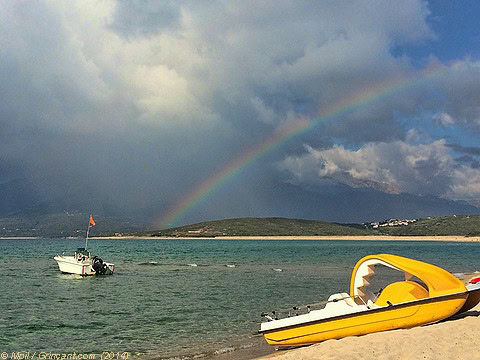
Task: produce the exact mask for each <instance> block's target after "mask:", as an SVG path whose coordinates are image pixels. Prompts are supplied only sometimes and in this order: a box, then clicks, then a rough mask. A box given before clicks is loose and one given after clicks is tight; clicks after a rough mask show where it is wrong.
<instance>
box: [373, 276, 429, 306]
mask: <svg viewBox="0 0 480 360" xmlns="http://www.w3.org/2000/svg"><path fill="white" fill-rule="evenodd" d="M428 296H429V295H428V291H427V290H426V289H425V288H424V287H423V286H422V285H420V284H418V283H416V282H414V281H398V282H394V283H392V284H389V285H388V286H387V287H386V288H385V289H383V291H382V292H381V293H380V295H379V296H378V299H377V300H376V301H375V305H377V306H387V305H390V304H401V303H404V302H408V301H414V300H420V299H425V298H428ZM389 303H390V304H389Z"/></svg>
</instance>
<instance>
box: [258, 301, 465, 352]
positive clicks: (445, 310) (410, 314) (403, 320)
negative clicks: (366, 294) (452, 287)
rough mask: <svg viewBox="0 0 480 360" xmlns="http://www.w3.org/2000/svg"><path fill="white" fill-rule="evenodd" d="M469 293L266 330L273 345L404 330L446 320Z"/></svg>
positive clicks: (268, 340)
mask: <svg viewBox="0 0 480 360" xmlns="http://www.w3.org/2000/svg"><path fill="white" fill-rule="evenodd" d="M467 297H468V294H466V293H462V294H455V295H448V296H442V297H439V298H429V299H423V300H419V301H415V302H413V303H409V304H399V305H393V306H389V307H384V308H379V309H371V310H367V311H363V312H359V313H354V314H348V315H342V316H337V317H334V318H330V319H322V320H319V321H315V322H312V323H304V324H298V325H293V326H290V327H285V328H280V329H272V330H268V331H265V332H263V335H264V337H265V340H266V341H267V342H268V343H269V344H270V345H274V346H279V347H280V346H299V345H309V344H313V343H317V342H320V341H325V340H329V339H340V338H343V337H347V336H358V335H365V334H370V333H374V332H379V331H386V330H393V329H405V328H412V327H415V326H420V325H426V324H430V323H433V322H437V321H440V320H443V319H446V318H448V317H450V316H452V315H453V314H455V313H457V312H458V311H459V310H460V309H461V308H462V307H463V305H464V303H465V300H466V299H467Z"/></svg>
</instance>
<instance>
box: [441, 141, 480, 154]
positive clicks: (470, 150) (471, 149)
mask: <svg viewBox="0 0 480 360" xmlns="http://www.w3.org/2000/svg"><path fill="white" fill-rule="evenodd" d="M446 145H447V146H448V147H449V148H451V149H452V150H454V151H455V152H458V153H463V154H469V155H474V156H480V147H478V146H463V145H460V144H446Z"/></svg>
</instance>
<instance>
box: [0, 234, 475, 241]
mask: <svg viewBox="0 0 480 360" xmlns="http://www.w3.org/2000/svg"><path fill="white" fill-rule="evenodd" d="M43 238H44V237H41V236H0V241H1V240H37V239H43ZM45 239H49V237H45ZM51 239H65V240H79V239H83V238H81V237H79V238H75V239H69V238H61V237H59V238H56V237H53V238H51ZM88 239H89V240H125V239H132V240H199V241H201V240H266V241H272V240H282V241H289V240H317V241H318V240H323V241H325V240H348V241H440V242H442V241H444V242H480V236H464V235H451V236H450V235H441V236H440V235H438V236H425V235H418V236H406V235H402V236H390V235H361V236H358V235H342V236H326V235H322V236H216V237H200V236H179V237H174V236H127V235H122V236H92V237H89V238H88Z"/></svg>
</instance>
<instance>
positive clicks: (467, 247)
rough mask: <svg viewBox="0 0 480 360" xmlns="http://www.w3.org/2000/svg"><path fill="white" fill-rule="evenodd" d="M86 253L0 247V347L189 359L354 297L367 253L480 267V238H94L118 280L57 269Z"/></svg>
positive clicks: (59, 243)
mask: <svg viewBox="0 0 480 360" xmlns="http://www.w3.org/2000/svg"><path fill="white" fill-rule="evenodd" d="M82 246H83V242H82V241H80V240H65V239H58V240H56V239H39V240H2V241H0V310H1V311H0V352H3V351H5V352H8V353H11V352H17V351H30V352H41V351H43V352H52V353H69V352H77V353H78V352H81V353H96V354H101V353H103V352H105V351H111V352H120V353H121V352H128V353H129V354H130V358H132V357H140V358H172V357H179V358H182V357H186V358H193V357H195V356H197V357H198V356H200V355H201V354H211V353H212V352H214V351H218V350H220V351H222V349H226V348H229V347H233V348H241V347H248V346H250V345H251V344H253V343H255V341H256V342H258V341H259V340H260V339H259V338H258V337H256V336H254V333H255V332H256V331H257V330H258V328H259V322H260V320H261V318H260V313H261V312H262V311H271V310H273V309H279V308H280V309H282V308H286V307H290V306H294V305H301V304H304V303H312V302H318V301H322V300H325V299H326V298H327V297H328V295H330V294H331V293H334V292H340V291H348V287H349V278H350V273H351V271H352V268H353V266H354V265H355V263H356V261H357V260H358V259H360V258H361V257H362V256H364V255H368V254H374V253H384V252H386V253H392V254H397V255H402V256H407V257H412V258H416V259H419V260H423V261H427V262H430V263H433V264H436V265H439V266H441V267H443V268H445V269H447V270H449V271H451V272H454V273H456V272H472V271H474V270H480V261H479V259H480V256H479V255H480V244H478V243H440V242H406V241H405V242H402V241H398V242H390V241H389V242H380V241H242V240H239V241H221V240H171V241H167V240H133V239H132V240H94V241H91V242H90V243H89V246H90V250H91V251H92V253H93V254H94V255H98V256H100V257H102V258H103V259H105V260H108V261H111V262H114V263H115V265H116V266H115V268H116V273H115V275H113V276H104V277H91V278H84V279H82V278H79V277H75V276H72V275H63V274H61V273H60V272H59V271H58V267H57V264H56V262H55V261H54V260H53V256H54V255H55V254H57V253H62V252H64V251H65V252H67V253H70V252H72V251H73V250H74V249H75V248H77V247H82ZM195 265H196V266H195ZM227 265H229V266H227ZM232 265H235V267H232ZM279 269H281V270H282V271H279Z"/></svg>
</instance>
